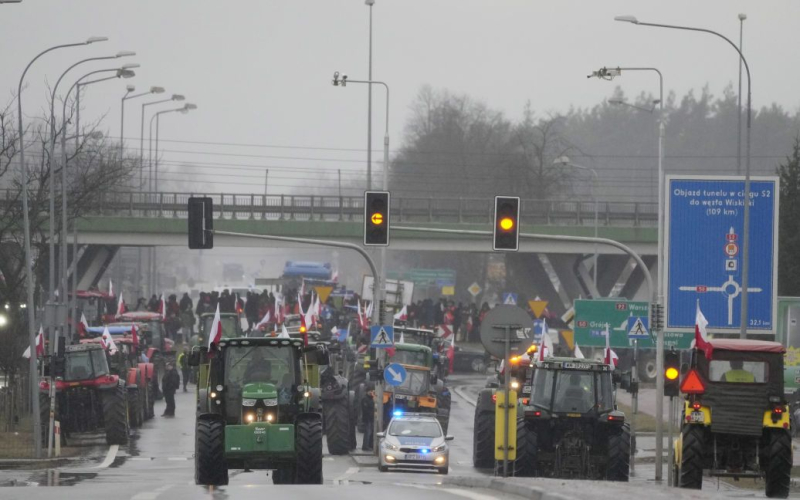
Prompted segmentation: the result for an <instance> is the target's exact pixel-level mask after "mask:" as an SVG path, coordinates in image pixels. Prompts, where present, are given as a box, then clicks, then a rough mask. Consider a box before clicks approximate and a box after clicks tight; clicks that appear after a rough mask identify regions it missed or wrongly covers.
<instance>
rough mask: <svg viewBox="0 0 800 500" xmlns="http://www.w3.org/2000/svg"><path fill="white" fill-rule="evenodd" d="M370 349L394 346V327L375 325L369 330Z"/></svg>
mask: <svg viewBox="0 0 800 500" xmlns="http://www.w3.org/2000/svg"><path fill="white" fill-rule="evenodd" d="M369 333H370V338H371V342H370V347H377V348H385V347H392V346H394V327H393V326H389V325H384V326H381V325H375V326H371V327H370V328H369Z"/></svg>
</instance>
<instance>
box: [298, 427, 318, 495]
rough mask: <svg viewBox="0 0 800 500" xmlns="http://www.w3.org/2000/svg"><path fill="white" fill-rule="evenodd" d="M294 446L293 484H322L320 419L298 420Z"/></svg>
mask: <svg viewBox="0 0 800 500" xmlns="http://www.w3.org/2000/svg"><path fill="white" fill-rule="evenodd" d="M294 447H295V454H296V463H297V465H296V467H295V478H294V482H295V484H322V420H321V419H317V418H303V419H301V420H298V421H297V427H296V430H295V440H294Z"/></svg>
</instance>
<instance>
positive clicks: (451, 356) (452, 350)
mask: <svg viewBox="0 0 800 500" xmlns="http://www.w3.org/2000/svg"><path fill="white" fill-rule="evenodd" d="M403 309H405V307H404V308H403ZM455 359H456V335H455V333H453V335H451V336H450V347H448V348H447V360H448V361H449V366H448V368H449V370H450V371H449V373H453V362H454V361H455Z"/></svg>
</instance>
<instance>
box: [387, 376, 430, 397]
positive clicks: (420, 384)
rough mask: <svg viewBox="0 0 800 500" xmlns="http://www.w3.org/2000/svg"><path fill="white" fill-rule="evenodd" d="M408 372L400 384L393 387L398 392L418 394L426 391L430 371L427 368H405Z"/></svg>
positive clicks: (411, 394) (410, 394)
mask: <svg viewBox="0 0 800 500" xmlns="http://www.w3.org/2000/svg"><path fill="white" fill-rule="evenodd" d="M406 373H407V374H408V375H407V376H406V379H405V380H404V381H403V383H402V384H400V385H398V386H396V387H395V390H396V391H397V393H398V394H406V395H409V396H420V395H422V394H425V393H426V392H428V386H429V383H430V377H431V375H430V372H429V371H427V370H406Z"/></svg>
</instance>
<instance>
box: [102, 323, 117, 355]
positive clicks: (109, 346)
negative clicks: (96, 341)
mask: <svg viewBox="0 0 800 500" xmlns="http://www.w3.org/2000/svg"><path fill="white" fill-rule="evenodd" d="M100 344H102V346H103V349H105V350H106V351H108V353H109V354H116V352H117V344H116V343H115V342H114V338H113V337H111V334H110V333H108V327H107V326H106V327H105V328H103V335H102V336H101V337H100Z"/></svg>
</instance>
